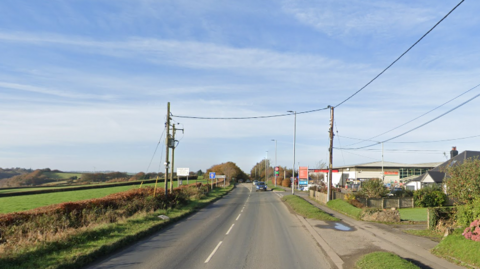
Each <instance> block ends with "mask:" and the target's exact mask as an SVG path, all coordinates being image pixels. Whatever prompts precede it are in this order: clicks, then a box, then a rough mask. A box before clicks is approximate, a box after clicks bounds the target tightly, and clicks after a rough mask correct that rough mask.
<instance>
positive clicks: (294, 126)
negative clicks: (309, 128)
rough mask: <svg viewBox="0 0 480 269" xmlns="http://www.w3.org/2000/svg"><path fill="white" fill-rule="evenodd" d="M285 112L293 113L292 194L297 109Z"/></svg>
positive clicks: (293, 187) (293, 186)
mask: <svg viewBox="0 0 480 269" xmlns="http://www.w3.org/2000/svg"><path fill="white" fill-rule="evenodd" d="M287 112H290V113H293V115H294V116H295V117H294V121H293V168H292V194H295V141H296V136H297V111H292V110H289V111H287Z"/></svg>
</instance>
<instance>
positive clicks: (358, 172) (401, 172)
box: [309, 162, 441, 186]
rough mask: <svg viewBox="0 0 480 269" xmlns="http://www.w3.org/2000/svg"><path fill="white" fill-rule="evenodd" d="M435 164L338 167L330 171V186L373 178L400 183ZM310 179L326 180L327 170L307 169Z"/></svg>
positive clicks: (381, 164) (435, 164)
mask: <svg viewBox="0 0 480 269" xmlns="http://www.w3.org/2000/svg"><path fill="white" fill-rule="evenodd" d="M439 164H441V162H436V163H419V164H405V163H393V162H372V163H364V164H357V165H347V166H339V167H335V168H333V169H332V184H333V185H334V186H345V185H346V184H347V182H348V181H357V182H358V181H365V180H369V179H373V178H379V179H383V181H384V183H385V184H395V183H401V182H404V181H405V180H407V179H409V178H412V177H416V176H420V175H422V174H424V173H425V172H427V171H428V170H430V169H432V168H434V167H436V166H438V165H439ZM309 174H310V177H312V178H315V175H316V174H317V175H319V176H320V177H322V176H323V177H324V178H328V169H309Z"/></svg>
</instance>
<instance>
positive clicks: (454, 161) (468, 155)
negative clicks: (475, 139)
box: [432, 150, 480, 172]
mask: <svg viewBox="0 0 480 269" xmlns="http://www.w3.org/2000/svg"><path fill="white" fill-rule="evenodd" d="M472 158H479V159H480V151H472V150H465V151H464V152H462V153H460V154H458V155H457V156H455V157H453V158H451V159H450V160H448V161H446V162H444V163H442V164H440V165H438V166H437V167H435V168H433V169H432V171H438V172H445V170H446V169H447V168H448V167H449V166H452V165H460V164H463V163H464V162H465V160H467V159H472Z"/></svg>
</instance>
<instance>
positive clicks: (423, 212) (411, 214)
mask: <svg viewBox="0 0 480 269" xmlns="http://www.w3.org/2000/svg"><path fill="white" fill-rule="evenodd" d="M398 211H399V212H400V219H401V220H408V221H427V208H400V209H398Z"/></svg>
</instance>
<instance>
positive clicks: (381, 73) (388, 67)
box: [335, 0, 465, 107]
mask: <svg viewBox="0 0 480 269" xmlns="http://www.w3.org/2000/svg"><path fill="white" fill-rule="evenodd" d="M464 1H465V0H462V1H460V3H458V4H457V5H456V6H455V7H454V8H453V9H452V10H450V12H448V13H447V15H445V16H444V17H443V18H442V19H441V20H440V21H438V22H437V23H436V24H435V25H434V26H433V27H432V28H431V29H430V30H428V32H426V33H425V34H424V35H423V36H422V37H421V38H420V39H419V40H417V42H415V43H414V44H413V45H412V46H410V48H408V49H407V50H406V51H405V52H404V53H402V55H400V56H399V57H398V58H397V59H396V60H395V61H393V62H392V63H391V64H390V65H389V66H387V67H386V68H385V69H383V71H382V72H380V73H379V74H378V75H376V76H375V77H374V78H373V79H372V80H370V81H369V82H368V83H367V84H365V86H363V87H361V88H360V89H359V90H358V91H356V92H355V93H353V94H352V95H350V96H349V97H348V98H347V99H345V100H343V101H342V102H340V103H339V104H338V105H336V106H335V107H339V106H340V105H342V104H343V103H345V102H346V101H348V100H350V99H351V98H352V97H354V96H355V95H357V94H358V93H359V92H361V91H362V90H363V89H365V88H366V87H367V86H368V85H370V84H371V83H372V82H374V81H375V80H376V79H377V78H378V77H380V76H381V75H383V73H385V72H386V71H387V70H388V69H390V67H392V66H393V65H394V64H395V63H396V62H398V61H399V60H400V59H401V58H402V57H403V56H404V55H405V54H407V53H408V52H409V51H410V50H411V49H412V48H413V47H415V46H416V45H417V44H418V43H419V42H420V41H422V39H423V38H424V37H426V36H427V35H428V34H429V33H430V32H431V31H432V30H433V29H435V27H437V26H438V25H439V24H440V23H441V22H442V21H443V20H445V19H446V18H447V17H448V16H449V15H450V14H451V13H452V12H453V11H454V10H455V9H457V7H459V6H460V5H461V4H462V3H463V2H464Z"/></svg>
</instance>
